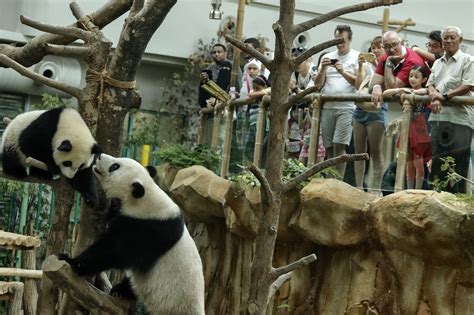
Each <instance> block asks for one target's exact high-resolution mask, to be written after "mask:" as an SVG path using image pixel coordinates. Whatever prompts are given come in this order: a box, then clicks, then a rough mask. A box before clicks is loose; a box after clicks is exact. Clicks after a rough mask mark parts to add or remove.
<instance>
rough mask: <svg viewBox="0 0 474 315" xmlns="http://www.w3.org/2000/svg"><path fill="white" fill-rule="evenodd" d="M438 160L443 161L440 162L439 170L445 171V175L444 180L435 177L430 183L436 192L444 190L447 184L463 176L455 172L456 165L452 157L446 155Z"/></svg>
mask: <svg viewBox="0 0 474 315" xmlns="http://www.w3.org/2000/svg"><path fill="white" fill-rule="evenodd" d="M440 160H441V161H443V164H441V171H443V172H446V173H447V176H446V179H445V180H440V179H439V178H436V179H435V180H434V181H433V182H431V183H430V184H431V185H432V187H433V190H434V191H437V192H441V191H444V190H446V188H447V187H448V185H449V186H453V185H455V184H456V183H457V182H459V181H460V180H462V179H463V177H462V176H461V175H459V174H458V173H456V171H455V169H454V168H455V167H456V161H455V160H454V158H453V157H451V156H447V157H445V158H440Z"/></svg>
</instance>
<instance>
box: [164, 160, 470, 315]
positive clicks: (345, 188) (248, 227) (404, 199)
mask: <svg viewBox="0 0 474 315" xmlns="http://www.w3.org/2000/svg"><path fill="white" fill-rule="evenodd" d="M168 174H169V173H168ZM161 176H162V175H161ZM162 178H163V177H162ZM159 182H160V181H159ZM163 183H164V181H161V182H160V184H161V185H163ZM168 185H169V186H167V187H163V188H164V189H165V190H167V191H169V192H170V194H171V196H172V197H173V198H174V199H175V200H176V202H177V203H178V204H179V205H180V206H181V207H182V208H183V209H184V211H185V213H186V215H187V217H188V218H190V219H191V221H190V222H188V227H189V228H190V231H191V233H192V234H193V236H194V239H195V241H196V244H197V245H198V248H199V251H200V253H201V257H202V258H203V264H204V273H205V279H206V292H207V296H206V310H207V311H208V312H210V313H216V314H217V313H219V314H224V313H225V314H239V313H241V312H242V311H243V308H242V307H243V306H242V305H244V304H245V301H246V298H247V297H248V290H249V287H250V285H251V283H249V281H248V274H247V273H248V267H249V265H250V263H251V261H252V257H253V256H254V255H255V254H256V253H255V252H254V247H253V243H252V238H253V237H254V236H255V233H256V231H257V229H258V222H257V217H258V216H257V214H258V211H260V210H259V200H260V197H259V190H258V189H255V188H253V187H239V186H237V185H236V184H235V183H230V182H229V181H227V180H225V179H223V178H220V177H218V176H216V175H215V174H214V173H212V172H211V171H209V170H207V169H205V168H203V167H200V166H193V167H190V168H187V169H182V170H180V171H178V172H177V173H176V177H174V178H171V179H170V178H168ZM473 215H474V207H473V204H472V202H467V201H463V200H460V199H458V198H457V197H455V196H454V195H452V194H449V193H436V192H433V191H420V190H407V191H403V192H399V193H396V194H392V195H389V196H386V197H384V198H377V197H374V196H373V195H370V194H367V193H365V192H362V191H360V190H358V189H356V188H354V187H352V186H349V185H347V184H345V183H343V182H341V181H338V180H334V179H315V180H313V181H311V182H310V183H309V184H308V185H306V186H305V187H304V188H303V189H302V190H301V191H300V192H298V191H291V192H288V193H287V194H285V196H284V197H283V203H282V210H281V214H280V224H279V231H278V240H277V245H276V247H275V255H274V266H275V267H278V266H283V265H286V264H288V263H290V262H293V261H295V260H297V259H299V258H301V257H302V256H304V255H307V254H311V253H316V255H317V256H318V261H317V262H316V263H314V264H312V265H310V266H307V267H304V268H301V269H300V270H298V271H297V272H295V273H294V274H293V276H292V278H291V280H290V281H289V283H287V284H286V285H284V286H283V287H282V288H281V289H280V290H279V291H278V293H277V294H276V296H275V297H274V301H273V303H272V305H271V306H270V307H269V309H268V312H267V313H268V314H417V315H421V314H443V315H444V314H466V315H467V314H473V313H474V267H473V257H474V256H473V254H474V216H473Z"/></svg>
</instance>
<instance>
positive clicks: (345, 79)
mask: <svg viewBox="0 0 474 315" xmlns="http://www.w3.org/2000/svg"><path fill="white" fill-rule="evenodd" d="M334 37H335V38H339V37H343V38H345V42H344V43H342V44H338V45H337V50H336V51H333V52H330V53H327V54H326V55H325V56H324V58H323V59H322V60H321V65H320V67H319V70H318V72H317V74H316V77H315V79H314V84H315V85H316V86H319V87H321V92H323V93H326V94H342V93H355V92H356V89H355V87H354V83H355V78H356V73H357V68H358V61H357V60H358V57H359V52H358V51H355V50H354V49H351V42H352V30H351V27H350V26H349V25H338V26H336V29H335V30H334ZM354 109H355V105H354V102H353V101H343V102H325V103H324V106H323V109H322V114H321V129H322V134H323V144H324V147H325V148H326V157H327V158H333V157H336V156H339V155H342V154H345V153H346V146H348V145H349V143H350V141H351V137H352V114H353V112H354ZM336 167H337V170H338V171H339V174H340V175H341V176H342V178H344V173H345V169H346V163H342V164H338V165H337V166H336Z"/></svg>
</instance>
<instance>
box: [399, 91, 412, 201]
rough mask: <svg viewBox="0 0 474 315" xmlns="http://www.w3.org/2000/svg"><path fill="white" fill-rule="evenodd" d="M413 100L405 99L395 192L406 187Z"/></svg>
mask: <svg viewBox="0 0 474 315" xmlns="http://www.w3.org/2000/svg"><path fill="white" fill-rule="evenodd" d="M411 102H412V100H410V99H408V98H406V99H405V100H404V101H403V118H402V128H401V129H402V130H401V131H400V147H399V149H398V158H397V172H396V174H395V192H398V191H401V190H403V188H404V183H405V174H406V166H407V157H408V142H409V135H410V122H411V119H412V117H413V107H412V103H411Z"/></svg>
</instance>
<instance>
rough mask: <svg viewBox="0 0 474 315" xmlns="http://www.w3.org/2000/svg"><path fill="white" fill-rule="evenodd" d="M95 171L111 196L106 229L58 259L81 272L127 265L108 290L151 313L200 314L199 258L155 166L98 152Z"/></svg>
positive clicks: (202, 287)
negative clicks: (84, 246)
mask: <svg viewBox="0 0 474 315" xmlns="http://www.w3.org/2000/svg"><path fill="white" fill-rule="evenodd" d="M94 171H95V173H96V176H97V178H98V180H99V182H100V183H101V186H102V188H103V190H104V192H105V194H106V196H107V197H108V198H111V200H112V202H111V204H112V207H111V208H112V209H111V211H112V212H113V214H112V215H111V216H110V217H109V221H108V222H107V225H108V226H107V229H106V231H105V232H104V234H103V235H102V236H101V237H100V238H99V239H98V240H96V241H95V242H94V243H93V244H92V245H91V246H90V247H88V248H87V249H85V250H84V252H82V253H81V254H80V255H79V256H77V257H75V258H69V257H68V256H66V255H60V256H59V258H60V259H63V260H66V261H67V262H68V263H69V264H70V265H71V267H72V268H73V270H75V271H76V272H77V273H78V274H79V275H92V274H96V273H99V272H101V271H104V270H108V269H112V268H115V269H125V270H126V271H127V275H128V277H126V278H125V279H124V280H123V281H122V282H121V283H120V284H118V285H116V286H114V288H113V289H112V294H114V295H118V296H121V297H124V298H132V297H137V298H138V300H139V301H141V302H142V303H143V304H144V305H145V307H146V308H147V310H148V312H149V313H150V314H192V315H198V314H204V276H203V270H202V262H201V258H200V256H199V253H198V250H197V248H196V245H195V243H194V241H193V239H192V238H191V236H190V235H189V232H188V230H187V228H186V225H185V224H184V220H183V215H182V213H181V211H180V209H179V207H178V206H177V205H176V204H175V203H174V202H173V200H172V199H171V198H170V197H169V196H168V195H167V194H166V193H165V192H164V191H163V190H161V189H160V188H159V187H158V186H157V185H156V184H155V182H154V180H153V178H152V176H153V177H154V176H155V175H156V170H155V169H154V168H153V167H148V172H147V169H145V168H144V167H143V166H141V165H140V164H139V163H138V162H136V161H134V160H132V159H128V158H114V157H112V156H109V155H105V154H101V155H100V156H99V158H98V160H97V161H96V165H95V166H94ZM151 171H152V172H153V174H152V172H151ZM150 175H151V176H150Z"/></svg>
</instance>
